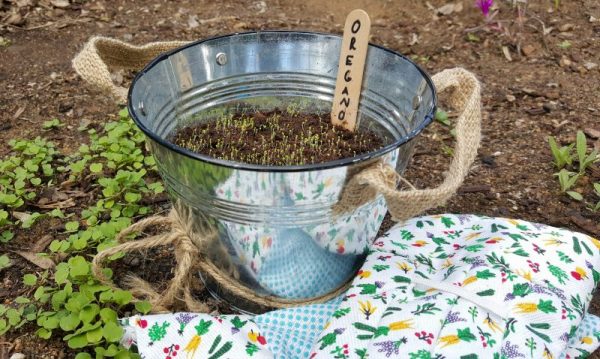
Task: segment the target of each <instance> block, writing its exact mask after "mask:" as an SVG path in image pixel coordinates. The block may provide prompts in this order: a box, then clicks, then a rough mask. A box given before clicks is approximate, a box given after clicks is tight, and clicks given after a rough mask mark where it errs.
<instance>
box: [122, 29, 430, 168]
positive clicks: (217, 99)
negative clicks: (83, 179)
mask: <svg viewBox="0 0 600 359" xmlns="http://www.w3.org/2000/svg"><path fill="white" fill-rule="evenodd" d="M340 46H341V37H339V36H335V35H327V34H317V33H307V32H287V31H272V32H271V31H266V32H253V33H244V34H235V35H227V36H223V37H217V38H213V39H209V40H204V41H200V42H197V43H194V44H191V45H188V46H186V47H183V48H180V49H177V50H175V51H173V52H170V53H167V54H165V55H162V56H160V57H158V58H157V59H155V60H154V61H153V62H152V63H151V64H149V65H148V66H147V67H146V69H144V71H142V72H141V73H140V74H139V75H138V76H137V77H136V79H135V80H134V83H133V84H132V86H131V90H130V94H129V107H130V108H129V109H130V113H131V114H132V116H133V118H134V120H135V121H136V122H137V123H138V125H139V126H140V128H142V130H143V131H144V132H145V133H146V134H147V135H148V136H150V137H151V138H152V139H154V140H155V141H157V142H158V143H160V144H163V145H165V146H167V147H169V148H171V149H172V150H175V151H177V152H179V153H182V154H185V155H187V156H191V157H193V158H196V159H200V160H203V161H208V162H213V163H218V164H222V165H226V166H232V167H238V168H240V167H242V168H248V169H261V168H260V167H265V166H260V165H247V164H246V165H245V164H240V163H234V162H229V161H221V160H217V159H212V158H210V157H207V156H204V155H202V154H197V153H192V152H190V151H188V150H186V149H184V148H181V147H178V146H176V145H174V144H172V143H171V142H170V141H169V138H170V137H171V136H172V135H173V133H174V132H175V131H176V130H177V129H178V128H180V127H182V126H186V125H190V124H192V123H196V122H206V121H212V120H215V119H218V118H219V117H221V116H224V115H228V114H232V113H238V114H239V113H242V114H243V113H245V112H253V111H256V110H267V111H268V110H272V109H275V108H279V109H287V108H289V107H290V106H292V107H295V108H297V110H299V111H303V112H308V113H322V114H328V112H329V111H330V109H331V102H332V99H333V93H334V87H335V82H336V76H337V67H338V56H339V53H340ZM435 102H436V99H435V90H434V87H433V84H432V82H431V79H430V78H429V77H428V76H427V75H426V74H425V73H424V72H423V71H422V70H421V69H420V68H419V67H418V66H416V65H415V64H414V63H413V62H411V61H410V60H408V59H406V58H405V57H403V56H401V55H399V54H397V53H395V52H392V51H390V50H387V49H384V48H381V47H378V46H374V45H370V46H369V50H368V55H367V60H366V66H365V75H364V77H363V90H362V94H361V99H360V106H359V111H358V119H357V125H358V129H359V130H364V129H366V130H370V131H372V132H374V133H375V134H377V135H378V136H379V137H380V138H381V139H382V142H383V143H384V147H383V148H381V149H379V150H377V151H374V152H371V153H367V154H362V155H358V156H356V157H355V158H348V159H342V160H338V161H332V162H331V163H325V164H315V165H304V166H290V167H292V168H279V169H280V170H290V169H292V170H293V169H294V168H293V167H301V168H302V169H311V167H319V168H323V167H336V166H340V165H343V164H350V163H355V162H358V161H364V160H368V159H370V158H373V157H377V156H380V155H382V154H384V153H387V152H389V151H391V150H393V149H395V148H397V147H399V146H401V145H402V144H404V143H405V142H407V141H408V140H410V139H411V138H413V137H414V136H416V135H417V134H418V133H419V132H420V131H421V130H422V129H423V128H424V127H425V126H426V125H427V124H429V123H430V122H431V119H432V117H433V113H434V110H435ZM400 162H403V161H400ZM263 169H264V168H263ZM398 169H399V170H402V169H403V168H398ZM269 170H273V168H272V167H271V168H270V169H269Z"/></svg>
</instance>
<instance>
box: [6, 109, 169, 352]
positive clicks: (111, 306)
mask: <svg viewBox="0 0 600 359" xmlns="http://www.w3.org/2000/svg"><path fill="white" fill-rule="evenodd" d="M60 125H61V124H60V122H59V121H58V120H56V121H49V122H48V123H45V124H44V129H45V131H52V130H53V129H54V128H56V127H58V126H60ZM79 130H80V131H86V132H87V134H88V135H89V144H83V145H81V146H80V147H79V149H78V151H76V152H75V153H71V154H69V155H64V154H62V153H61V152H60V151H59V150H58V149H57V147H56V146H55V145H54V144H53V143H52V142H49V141H47V140H45V139H44V138H43V137H37V138H35V139H29V140H13V141H11V143H10V146H11V147H12V152H11V154H10V155H9V156H7V157H5V158H3V159H2V160H1V161H0V241H1V242H2V243H1V244H0V245H1V246H3V247H6V246H8V245H9V244H10V241H14V240H21V239H19V237H22V238H27V237H28V234H30V233H31V231H33V230H34V229H35V227H36V226H38V225H39V226H42V225H43V223H44V221H47V220H49V219H54V220H60V221H61V223H62V227H63V230H62V231H61V233H60V234H59V235H57V236H55V237H56V238H55V239H54V240H53V241H52V242H51V243H50V244H49V245H48V246H47V248H46V249H45V251H44V252H43V253H40V254H38V256H41V257H47V258H48V259H51V260H52V261H53V262H54V263H55V266H54V265H51V266H50V267H51V268H49V269H46V270H39V271H36V272H32V273H25V274H24V275H23V277H22V285H23V286H25V287H27V288H28V289H29V290H26V291H25V292H24V294H22V295H20V296H18V297H16V298H9V299H8V300H5V302H4V304H0V335H3V334H5V333H6V332H8V331H10V330H18V329H19V328H21V327H23V326H35V327H37V335H38V336H40V337H41V338H44V339H48V338H50V337H60V338H62V340H64V341H65V342H66V343H67V345H68V346H69V347H70V348H72V349H73V350H75V351H79V354H77V358H79V359H81V358H91V357H92V356H94V357H96V358H103V357H115V358H129V357H135V354H132V353H130V352H128V351H127V350H125V349H124V348H122V347H120V346H119V339H120V338H121V336H122V334H123V330H122V328H121V327H120V326H119V324H118V322H117V317H118V316H119V315H120V314H122V313H123V312H124V311H125V310H127V311H129V312H132V311H133V312H135V311H137V312H140V313H148V312H149V311H150V310H151V307H150V305H149V303H147V302H136V303H133V297H132V295H131V293H130V292H128V291H124V290H112V289H110V288H109V287H107V286H104V285H101V284H100V283H99V282H98V281H97V280H96V279H95V278H94V276H93V275H92V273H91V260H92V258H93V256H94V255H95V254H96V253H97V252H98V251H101V250H103V249H105V248H109V247H111V246H113V245H115V244H116V243H115V236H116V234H117V233H118V232H119V231H120V230H121V229H123V228H125V227H127V226H128V225H130V224H131V223H132V222H133V221H136V220H139V218H141V217H142V216H145V215H147V214H148V213H150V211H151V208H149V207H148V206H145V205H143V204H141V202H140V201H141V200H142V199H143V198H145V197H149V196H154V195H156V194H159V193H161V192H163V191H164V188H163V186H162V184H161V182H159V181H158V176H157V174H156V165H155V162H154V158H153V157H152V156H151V155H149V154H148V153H146V151H145V150H144V146H143V145H144V135H143V134H142V133H141V132H140V131H139V130H138V129H137V127H136V126H135V125H134V124H133V122H132V121H131V120H130V118H129V116H128V114H127V111H126V110H123V111H121V112H120V113H119V118H118V120H117V121H112V122H108V123H106V124H105V125H104V126H102V128H101V129H100V130H98V131H96V130H94V129H87V128H80V129H79ZM79 182H86V183H89V186H88V188H90V189H91V190H92V191H94V190H95V191H96V192H95V195H94V196H93V197H92V198H93V200H92V201H91V202H90V204H89V205H88V206H86V207H80V206H69V208H65V209H64V210H61V209H60V208H53V209H50V208H48V209H39V208H38V207H36V206H34V205H33V204H35V203H36V202H37V198H38V197H39V196H40V193H42V192H43V191H45V190H48V189H52V188H60V187H61V186H63V185H65V184H73V183H79ZM25 240H28V239H25ZM1 252H6V251H4V250H3V251H1ZM11 257H12V255H9V254H3V255H1V256H0V271H8V270H10V266H11V265H12V261H13V260H15V257H12V259H11ZM119 257H120V256H118V255H117V256H115V257H113V258H111V259H113V260H116V259H118V258H119ZM105 272H106V273H105V274H106V275H107V276H108V277H111V276H112V271H111V270H110V269H106V270H105ZM15 285H21V283H16V284H15Z"/></svg>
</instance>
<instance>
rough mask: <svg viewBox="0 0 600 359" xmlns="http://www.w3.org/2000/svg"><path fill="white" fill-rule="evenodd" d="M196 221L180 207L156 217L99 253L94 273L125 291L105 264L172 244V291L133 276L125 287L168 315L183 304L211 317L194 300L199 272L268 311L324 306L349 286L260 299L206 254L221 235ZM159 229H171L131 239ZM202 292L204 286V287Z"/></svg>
mask: <svg viewBox="0 0 600 359" xmlns="http://www.w3.org/2000/svg"><path fill="white" fill-rule="evenodd" d="M191 223H192V221H191V219H189V218H188V219H183V218H181V217H180V216H179V214H178V213H177V211H176V210H175V209H171V212H170V213H169V214H168V215H167V216H160V215H157V216H152V217H148V218H145V219H143V220H141V221H139V222H136V223H134V224H132V225H131V226H129V227H127V228H125V229H124V230H122V231H121V232H120V233H119V234H118V235H117V237H116V240H117V242H119V244H118V245H117V246H115V247H111V248H109V249H106V250H104V251H101V252H99V253H98V254H97V255H96V256H95V257H94V260H93V261H92V272H93V273H94V275H95V276H96V278H97V279H98V280H99V281H100V282H101V283H102V284H104V285H106V286H108V287H110V288H112V289H120V288H119V287H118V286H116V285H115V284H114V283H113V282H112V281H111V280H110V279H108V278H107V277H106V275H105V274H104V262H106V260H107V259H108V258H110V257H111V256H113V255H115V254H117V253H128V252H133V251H137V250H145V249H146V250H147V249H151V248H156V247H159V246H165V245H173V246H174V253H175V260H176V265H175V267H174V271H173V272H174V276H173V278H172V279H171V280H170V281H169V284H168V286H167V288H166V289H165V290H163V291H161V292H159V291H158V290H157V289H156V288H155V287H154V286H153V285H151V284H150V283H148V282H147V281H145V280H143V279H141V278H140V277H137V276H134V275H131V274H130V275H128V276H127V277H126V278H125V284H126V287H127V288H128V290H130V291H131V292H132V294H133V296H134V300H135V301H139V300H148V301H149V302H150V304H152V310H153V312H168V311H171V310H172V309H173V308H175V307H176V306H178V305H180V304H183V308H184V309H185V310H189V311H193V312H199V313H208V312H209V311H210V308H209V307H208V306H207V305H206V304H205V303H202V302H200V301H198V300H196V299H195V298H194V296H193V295H192V288H193V283H199V282H200V281H199V280H198V278H197V277H195V276H194V275H195V274H196V273H197V271H198V270H200V271H201V272H203V273H204V274H205V275H208V276H209V277H210V278H211V279H213V280H215V281H216V282H217V283H218V284H219V286H220V287H222V288H223V289H225V290H227V291H228V292H230V293H231V294H233V295H234V296H236V297H239V298H243V299H245V300H248V301H251V302H252V303H255V304H258V305H261V306H263V307H266V308H288V307H293V306H298V305H308V304H315V303H324V302H327V301H328V300H330V299H333V298H335V297H337V296H339V295H341V294H342V293H344V292H345V291H346V290H347V289H348V287H349V285H350V283H349V282H348V283H345V284H343V285H342V286H340V287H339V288H337V289H336V290H334V291H332V292H330V293H327V294H324V295H321V296H318V297H315V298H309V299H283V298H280V297H275V296H268V295H259V294H257V293H256V292H255V291H253V290H252V289H250V288H248V287H246V286H244V285H242V284H240V283H239V282H238V281H237V279H236V273H235V272H234V270H233V269H232V268H233V267H231V269H229V270H227V269H223V268H220V267H218V266H217V265H215V263H214V262H213V261H212V260H211V259H210V258H209V256H208V255H207V253H206V252H207V250H206V249H207V243H209V242H210V241H211V240H212V239H216V236H217V232H216V231H214V230H212V229H209V230H207V231H205V232H206V233H203V234H202V235H190V233H192V232H190V230H191V229H190V228H189V226H190V225H191ZM156 226H166V227H168V231H166V232H163V233H160V234H157V235H153V236H150V237H146V238H144V239H139V240H128V238H129V237H130V236H132V235H135V234H137V233H143V232H144V231H145V230H148V229H150V228H151V227H156ZM199 289H201V288H199Z"/></svg>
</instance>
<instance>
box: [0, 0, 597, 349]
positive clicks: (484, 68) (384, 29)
mask: <svg viewBox="0 0 600 359" xmlns="http://www.w3.org/2000/svg"><path fill="white" fill-rule="evenodd" d="M67 3H68V1H49V0H39V1H38V0H19V1H17V0H13V1H6V0H4V1H3V0H0V4H1V5H0V11H4V14H5V15H2V13H0V36H2V39H0V44H1V45H0V130H1V131H0V156H4V155H6V154H8V153H9V150H10V148H9V146H8V144H7V142H8V140H9V139H12V138H29V137H35V136H37V135H42V133H41V130H40V128H41V124H42V122H43V121H46V120H49V119H51V118H54V117H57V118H59V119H61V120H62V121H63V122H64V123H65V124H66V126H64V127H62V128H60V129H59V130H58V131H50V132H46V133H43V135H44V136H46V137H48V138H50V139H51V140H53V141H54V142H55V143H57V145H58V146H59V147H60V148H61V149H62V150H63V151H67V152H68V151H71V150H73V151H74V150H76V149H77V148H78V146H79V145H80V144H81V143H82V142H83V141H85V134H84V133H80V132H79V131H77V130H76V129H77V128H78V127H79V126H80V125H81V124H90V126H93V125H94V124H99V123H102V122H104V121H106V120H107V119H110V118H111V117H114V116H116V113H117V111H118V110H119V108H120V107H119V106H118V105H116V104H114V103H113V102H112V100H111V99H109V98H107V97H106V96H105V95H103V94H100V93H98V92H96V91H94V90H92V89H90V88H89V87H87V86H86V84H85V83H84V82H83V81H82V80H81V79H79V78H78V77H77V75H76V74H75V73H74V72H73V70H72V69H71V59H72V58H73V56H74V55H75V54H76V53H77V51H79V50H80V49H81V47H82V45H83V44H84V42H85V41H86V40H87V39H88V38H89V37H90V36H93V35H105V36H111V37H115V38H118V39H124V40H127V41H131V42H133V43H137V44H141V43H145V42H149V41H156V40H174V39H177V40H196V39H201V38H206V37H211V36H215V35H220V34H226V33H232V32H241V31H248V30H258V29H306V30H314V31H323V32H332V33H341V30H342V23H343V19H344V15H345V14H346V13H347V12H348V11H349V10H350V9H352V8H355V7H360V8H363V9H365V10H367V11H368V12H369V14H370V15H371V17H372V20H373V27H372V39H371V41H372V42H373V43H376V44H380V45H383V46H386V47H389V48H392V49H394V50H397V51H399V52H400V53H403V54H405V55H407V56H410V57H412V58H415V59H416V61H417V62H418V63H420V64H421V65H422V66H423V68H424V69H425V70H427V71H428V72H429V73H431V74H433V73H435V72H438V71H440V70H442V69H445V68H450V67H455V66H462V67H465V68H467V69H469V70H470V71H473V72H474V73H475V74H476V75H477V76H478V77H479V79H480V80H481V82H482V84H483V99H482V101H483V140H482V146H481V148H480V150H479V156H478V157H477V160H476V162H475V164H474V166H473V168H472V170H471V173H470V175H469V178H468V179H467V180H466V181H465V183H464V185H463V186H462V188H461V189H460V191H459V193H458V194H457V196H455V197H454V198H453V199H452V200H451V201H450V202H449V203H448V204H447V205H446V206H445V207H442V208H438V209H436V210H434V211H432V213H440V212H455V213H477V214H484V215H489V216H503V217H513V218H522V219H525V220H530V221H536V222H543V223H547V224H551V225H554V226H561V227H566V228H569V229H572V230H575V231H581V232H584V233H588V234H590V235H594V236H600V214H597V213H596V214H594V213H592V212H590V211H589V210H587V209H586V208H585V206H584V205H582V204H580V203H577V202H575V201H573V200H570V199H569V198H567V197H566V196H565V195H562V194H561V193H560V191H559V187H558V182H557V180H556V178H555V177H554V176H553V173H554V172H556V170H555V168H554V167H553V165H552V157H551V154H550V152H549V150H548V146H547V142H546V138H547V136H549V135H553V136H557V137H558V139H559V140H560V141H561V142H563V143H568V142H569V141H573V139H574V137H575V133H576V131H577V130H578V129H581V130H585V131H586V133H587V134H588V142H589V143H591V145H592V146H595V147H596V148H598V147H600V139H598V136H599V132H600V121H599V118H600V100H599V96H598V94H599V93H600V20H599V19H600V2H598V1H597V0H571V1H561V2H560V7H559V8H558V9H554V8H553V3H554V1H551V0H536V1H530V5H529V7H528V9H527V11H526V12H525V13H521V15H522V16H521V17H520V18H519V16H518V14H517V12H516V11H515V9H513V8H512V7H511V5H510V3H512V1H497V3H500V11H499V13H498V14H497V15H496V17H495V18H494V21H496V20H497V21H499V22H497V23H494V25H493V26H485V25H484V20H483V17H482V16H481V14H480V13H479V12H478V10H477V9H476V8H474V6H473V1H471V0H464V1H462V3H461V6H454V7H448V6H446V7H444V8H441V7H442V6H443V5H445V4H447V3H448V2H447V1H441V0H429V1H409V0H403V1H400V0H397V1H390V0H362V1H358V0H349V1H344V0H329V1H320V0H303V1H287V0H264V1H254V0H248V1H237V2H236V1H230V0H225V1H218V2H217V1H185V0H184V1H163V0H151V1H145V0H135V1H132V0H127V1H125V0H111V1H92V0H90V1H81V0H79V1H75V2H71V3H69V4H67ZM459 3H460V2H455V4H459ZM53 4H54V5H53ZM55 5H56V6H60V7H56V6H55ZM12 9H15V10H17V11H18V14H19V16H20V18H19V16H9V15H8V14H9V12H10V11H11V10H12ZM519 19H520V20H521V21H519ZM498 24H500V25H501V29H499V30H498ZM469 29H470V30H473V31H472V32H470V34H471V35H468V34H469V33H468V32H467V31H468V30H469ZM6 40H8V41H10V45H8V46H7V45H6ZM129 75H130V74H121V73H117V74H116V75H115V80H116V81H117V82H120V83H123V84H125V85H126V84H127V83H128V81H129V79H130V76H129ZM442 99H443V96H442ZM441 105H442V107H443V101H442V103H441ZM453 116H455V113H452V112H450V120H452V119H453V118H454V117H453ZM451 146H452V136H451V135H450V132H449V128H447V127H445V126H443V125H441V124H439V123H436V124H434V125H432V126H430V127H429V128H428V129H427V130H426V131H425V133H424V135H423V137H422V138H421V140H420V143H419V146H418V148H417V152H416V154H415V158H414V161H413V162H412V164H411V166H410V168H409V170H408V172H407V174H406V176H407V178H408V179H409V180H410V181H412V183H413V184H414V185H415V186H417V187H420V188H424V187H430V186H435V185H436V184H437V183H439V182H440V181H441V179H442V178H443V174H444V171H445V170H446V168H447V164H448V162H449V160H450V157H449V156H448V153H449V148H450V147H451ZM594 180H595V181H599V180H600V168H599V167H598V165H596V167H595V168H592V170H591V171H589V172H588V176H587V177H586V178H584V180H583V181H582V182H581V186H582V187H581V188H580V189H579V190H584V188H589V187H590V186H589V182H590V181H594ZM586 184H587V187H586ZM588 191H589V190H588ZM584 192H585V191H584ZM586 197H587V198H588V200H589V201H592V200H593V199H594V200H595V201H597V200H598V198H593V195H592V194H591V193H586ZM60 228H61V227H56V228H53V227H52V226H50V228H42V229H39V231H45V232H44V233H42V232H40V233H39V235H40V236H42V235H44V234H49V235H51V236H52V235H56V234H57V233H58V231H59V230H60ZM23 237H24V236H19V235H17V238H15V239H13V240H12V241H11V242H10V245H9V246H8V248H7V247H6V246H5V248H6V249H7V250H19V249H28V248H29V246H30V245H31V241H30V238H23ZM3 251H4V250H3ZM15 262H16V264H15V265H14V266H13V267H11V268H12V269H10V271H9V272H8V273H6V272H4V273H2V278H4V279H3V281H2V282H1V283H0V301H4V300H6V299H7V298H11V297H12V298H14V296H15V293H16V292H19V291H22V288H15V286H14V282H13V281H12V279H11V278H20V275H21V274H20V273H27V272H31V271H34V270H35V268H33V267H31V264H28V262H25V261H23V262H19V261H18V259H15ZM163 262H164V261H163ZM163 262H161V261H157V262H155V263H162V264H160V266H161V267H160V268H152V262H151V263H146V264H145V266H146V269H145V270H147V271H153V269H154V270H155V271H160V270H161V269H164V268H168V263H167V265H165V264H164V263H163ZM15 271H16V273H13V272H15ZM590 310H591V312H592V313H597V314H598V313H600V297H598V296H597V297H596V298H595V299H594V302H593V303H592V306H591V308H590ZM0 346H5V347H6V346H10V347H11V348H12V349H13V350H16V351H21V352H23V353H26V354H27V355H28V356H31V357H36V358H59V357H70V356H71V355H72V354H71V352H70V351H68V350H67V349H66V347H65V346H64V344H63V343H62V342H61V341H58V340H52V341H49V342H46V341H44V340H41V339H37V338H36V337H35V334H34V333H33V331H32V330H29V331H28V330H22V331H20V332H17V333H13V334H10V335H8V336H7V337H6V338H0ZM0 356H1V354H0ZM597 357H599V358H600V356H597Z"/></svg>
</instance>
